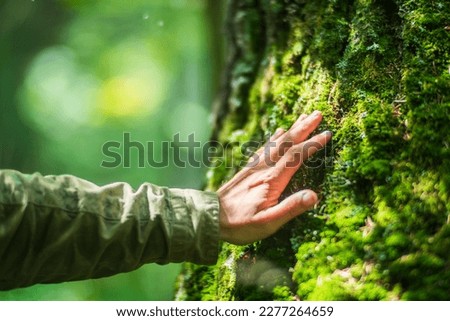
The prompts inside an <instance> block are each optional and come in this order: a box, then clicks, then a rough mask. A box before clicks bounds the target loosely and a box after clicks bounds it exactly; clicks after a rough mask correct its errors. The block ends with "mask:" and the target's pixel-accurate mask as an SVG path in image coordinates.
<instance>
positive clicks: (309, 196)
mask: <svg viewBox="0 0 450 321" xmlns="http://www.w3.org/2000/svg"><path fill="white" fill-rule="evenodd" d="M303 200H304V201H305V203H306V205H307V206H313V205H314V204H316V202H317V197H316V195H314V194H313V193H309V192H305V193H303Z"/></svg>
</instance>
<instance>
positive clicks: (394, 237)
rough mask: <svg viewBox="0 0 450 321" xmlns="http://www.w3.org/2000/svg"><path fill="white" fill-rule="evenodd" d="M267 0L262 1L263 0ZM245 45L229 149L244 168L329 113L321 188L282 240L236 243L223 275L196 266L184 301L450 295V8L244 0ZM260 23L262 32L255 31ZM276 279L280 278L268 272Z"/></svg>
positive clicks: (188, 271) (307, 181)
mask: <svg viewBox="0 0 450 321" xmlns="http://www.w3.org/2000/svg"><path fill="white" fill-rule="evenodd" d="M258 3H259V2H258ZM231 8H232V9H233V8H234V9H233V10H232V16H233V17H234V18H233V19H232V22H233V25H234V28H233V30H231V32H232V33H233V35H234V39H235V41H236V39H237V40H238V41H237V44H235V46H236V48H235V50H237V51H236V52H235V53H237V55H236V56H235V62H234V64H232V68H231V70H230V73H229V77H230V79H229V80H230V81H229V85H230V87H229V93H228V94H227V95H225V98H224V99H225V100H224V101H225V103H224V105H226V106H228V108H227V116H226V117H224V119H225V120H224V122H223V124H222V126H221V128H220V135H219V136H218V137H219V138H220V141H221V142H222V143H223V144H225V145H226V144H228V146H227V148H226V153H225V154H226V159H227V160H228V161H229V164H231V165H232V166H231V168H230V166H228V167H227V166H219V167H217V168H215V169H214V170H211V171H210V175H209V188H210V189H211V190H214V189H216V188H218V187H219V186H220V185H221V184H222V182H223V181H224V180H227V179H228V178H230V177H231V176H232V175H233V174H234V173H235V172H236V171H238V169H239V168H240V167H241V166H242V165H243V164H244V162H245V160H246V157H247V156H248V155H246V153H245V152H244V153H243V152H242V150H241V149H240V148H239V146H240V145H242V144H243V143H245V142H246V141H250V140H253V141H260V142H263V141H264V140H265V139H266V136H267V134H269V133H272V132H273V131H274V130H275V129H276V128H277V127H283V128H288V127H289V126H290V125H291V124H292V122H293V121H295V119H296V118H297V117H298V116H299V115H300V114H301V113H308V112H311V111H312V110H314V109H319V110H321V111H322V113H323V115H324V123H323V124H322V126H321V128H320V130H323V129H329V130H332V131H333V143H332V146H329V147H327V151H326V152H322V153H319V154H318V155H317V156H316V158H315V159H314V160H315V161H318V160H319V161H321V166H319V167H318V168H314V169H313V168H307V167H305V168H303V169H301V170H300V171H299V173H297V174H296V175H295V176H294V177H293V180H292V182H291V184H290V185H289V186H288V187H287V189H286V191H285V193H284V195H283V197H284V196H287V195H289V194H291V193H293V192H295V191H297V190H298V189H301V188H305V187H309V188H313V189H315V190H317V191H318V192H319V193H320V197H321V203H320V204H319V206H318V207H317V208H315V209H314V210H312V211H310V212H308V213H305V214H303V215H302V216H301V217H299V218H297V219H295V220H293V221H292V222H291V223H290V224H288V225H287V226H286V227H285V228H283V229H282V230H280V231H279V232H278V233H276V234H275V235H274V236H273V237H271V238H269V239H267V240H264V241H262V242H259V243H257V244H253V245H251V246H247V247H235V246H230V245H224V246H223V250H222V252H221V255H220V258H219V261H218V263H217V265H216V266H213V267H195V266H192V265H186V266H185V271H184V272H183V274H182V276H181V277H180V282H179V286H178V288H179V289H180V290H179V293H180V296H179V297H180V298H182V299H208V300H212V299H215V300H217V299H220V300H249V299H253V300H291V299H294V298H296V299H301V300H398V299H405V300H435V299H438V300H449V299H450V272H449V271H450V269H449V266H450V258H449V251H448V249H449V248H450V227H449V223H450V216H449V213H450V202H449V199H450V197H449V190H450V148H449V146H450V127H449V126H448V124H449V123H450V113H449V112H448V111H449V110H450V70H449V68H450V31H449V30H448V28H449V27H448V26H449V24H450V20H449V18H448V17H450V7H449V6H448V5H446V3H445V2H442V1H434V2H429V1H426V0H396V1H394V0H354V1H344V0H319V1H298V0H295V1H294V0H287V1H280V0H265V1H262V2H261V3H260V4H257V2H256V1H244V2H240V1H238V0H235V1H232V2H231ZM253 28H257V30H254V29H253ZM264 272H267V273H264Z"/></svg>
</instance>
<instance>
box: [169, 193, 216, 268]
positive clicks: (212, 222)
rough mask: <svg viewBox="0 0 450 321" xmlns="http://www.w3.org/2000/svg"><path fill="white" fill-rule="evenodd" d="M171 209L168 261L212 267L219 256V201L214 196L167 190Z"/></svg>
mask: <svg viewBox="0 0 450 321" xmlns="http://www.w3.org/2000/svg"><path fill="white" fill-rule="evenodd" d="M167 192H168V196H169V200H170V206H171V207H172V211H171V213H172V215H173V216H175V217H172V219H173V220H172V224H169V226H171V229H172V231H170V234H171V236H172V237H171V238H169V240H170V243H169V244H167V246H168V259H169V261H170V262H182V261H187V262H192V263H195V264H215V263H216V261H217V257H218V254H219V200H218V197H217V194H216V193H212V192H205V191H197V190H191V189H176V188H174V189H168V190H167Z"/></svg>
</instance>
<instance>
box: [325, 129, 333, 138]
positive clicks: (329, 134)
mask: <svg viewBox="0 0 450 321" xmlns="http://www.w3.org/2000/svg"><path fill="white" fill-rule="evenodd" d="M323 133H324V134H325V135H327V136H329V137H331V136H333V133H332V132H331V131H329V130H326V131H324V132H323Z"/></svg>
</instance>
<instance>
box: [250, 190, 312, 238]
mask: <svg viewBox="0 0 450 321" xmlns="http://www.w3.org/2000/svg"><path fill="white" fill-rule="evenodd" d="M317 200H318V198H317V194H316V193H315V192H313V191H311V190H303V191H300V192H298V193H295V194H292V195H291V196H289V197H288V198H286V199H284V200H283V201H281V202H280V203H278V204H277V205H275V206H273V207H270V208H268V209H266V210H264V211H261V212H260V213H258V214H257V215H255V217H254V219H255V221H256V223H263V224H270V225H272V226H273V227H274V230H277V229H278V228H280V227H281V226H282V225H284V224H286V223H287V222H288V221H290V220H291V219H292V218H294V217H296V216H298V215H300V214H302V213H303V212H305V211H307V210H309V209H310V208H312V207H313V206H314V205H315V204H316V203H317Z"/></svg>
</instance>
